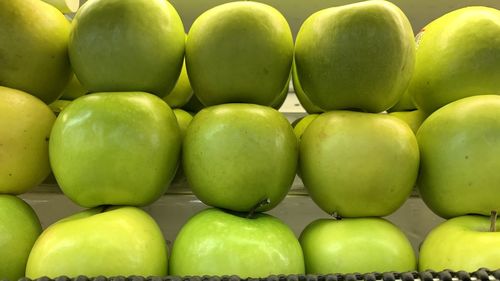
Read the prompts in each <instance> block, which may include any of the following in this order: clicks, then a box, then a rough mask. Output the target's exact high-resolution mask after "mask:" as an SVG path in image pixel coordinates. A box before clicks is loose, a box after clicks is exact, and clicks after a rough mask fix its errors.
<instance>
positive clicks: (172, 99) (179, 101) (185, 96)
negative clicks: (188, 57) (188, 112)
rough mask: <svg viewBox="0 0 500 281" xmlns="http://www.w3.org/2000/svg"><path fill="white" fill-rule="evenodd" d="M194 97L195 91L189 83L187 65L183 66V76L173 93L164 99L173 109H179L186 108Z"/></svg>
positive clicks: (181, 75)
mask: <svg viewBox="0 0 500 281" xmlns="http://www.w3.org/2000/svg"><path fill="white" fill-rule="evenodd" d="M192 95H193V89H192V88H191V84H190V83H189V77H188V75H187V70H186V63H185V62H184V63H183V64H182V70H181V74H180V76H179V79H178V80H177V82H176V83H175V87H174V88H173V89H172V91H171V92H170V93H169V94H168V95H166V96H165V97H163V99H164V100H165V101H166V102H167V103H168V105H169V106H170V107H172V108H179V107H182V106H184V105H185V104H186V103H188V101H189V100H190V99H191V96H192Z"/></svg>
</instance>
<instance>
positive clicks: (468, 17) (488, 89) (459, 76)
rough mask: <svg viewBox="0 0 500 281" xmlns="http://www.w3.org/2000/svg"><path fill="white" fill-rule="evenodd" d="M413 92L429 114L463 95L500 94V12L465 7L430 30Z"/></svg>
mask: <svg viewBox="0 0 500 281" xmlns="http://www.w3.org/2000/svg"><path fill="white" fill-rule="evenodd" d="M408 90H409V92H410V95H412V97H413V100H414V102H415V104H416V106H417V108H419V109H421V110H423V111H425V112H427V113H428V114H430V113H432V112H434V111H435V110H437V109H438V108H440V107H442V106H444V105H445V104H448V103H450V102H452V101H455V100H458V99H461V98H464V97H468V96H473V95H487V94H500V11H499V10H498V9H494V8H489V7H481V6H473V7H466V8H462V9H458V10H455V11H452V12H450V13H448V14H445V15H444V16H441V17H440V18H438V19H436V20H434V21H433V22H431V23H430V24H428V25H427V26H425V27H424V28H423V29H422V31H421V32H420V33H419V34H418V35H417V53H416V64H415V73H414V75H413V78H412V81H411V83H410V87H409V89H408Z"/></svg>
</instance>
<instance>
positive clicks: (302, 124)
mask: <svg viewBox="0 0 500 281" xmlns="http://www.w3.org/2000/svg"><path fill="white" fill-rule="evenodd" d="M318 116H319V114H308V115H306V116H304V117H303V118H301V119H300V120H299V121H298V122H297V124H295V126H294V127H293V132H294V133H295V136H297V139H298V140H300V138H301V137H302V134H303V133H304V131H305V130H306V129H307V127H308V126H309V124H311V122H312V121H313V120H314V119H316V118H317V117H318Z"/></svg>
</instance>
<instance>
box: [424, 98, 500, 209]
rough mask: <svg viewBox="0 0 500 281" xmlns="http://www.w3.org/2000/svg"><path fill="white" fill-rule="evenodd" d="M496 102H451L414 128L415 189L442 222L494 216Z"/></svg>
mask: <svg viewBox="0 0 500 281" xmlns="http://www.w3.org/2000/svg"><path fill="white" fill-rule="evenodd" d="M499 112H500V96H497V95H483V96H472V97H467V98H463V99H460V100H457V101H454V102H451V103H449V104H447V105H445V106H443V107H442V108H440V109H438V110H437V111H435V112H434V113H432V114H431V115H430V116H429V117H427V119H426V120H425V121H424V122H423V124H422V125H421V126H420V129H419V130H418V133H417V140H418V144H419V146H420V153H421V166H420V174H419V177H418V181H417V186H418V189H419V192H420V195H421V197H422V199H423V200H424V202H425V203H426V204H427V206H428V207H429V208H430V209H431V210H432V211H433V212H434V213H436V214H437V215H439V216H441V217H443V218H451V217H456V216H462V215H467V214H480V215H489V214H490V212H491V211H492V210H496V211H500V174H499V173H498V171H499V170H500V159H499V158H498V155H499V154H500V114H499Z"/></svg>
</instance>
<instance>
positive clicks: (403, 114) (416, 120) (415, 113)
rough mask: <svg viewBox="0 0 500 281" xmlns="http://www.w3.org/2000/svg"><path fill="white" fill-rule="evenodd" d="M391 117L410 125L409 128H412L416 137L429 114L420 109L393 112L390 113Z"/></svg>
mask: <svg viewBox="0 0 500 281" xmlns="http://www.w3.org/2000/svg"><path fill="white" fill-rule="evenodd" d="M389 115H391V116H394V117H397V118H399V119H401V120H403V121H404V122H405V123H406V124H408V126H410V128H411V130H412V131H413V133H414V134H415V135H416V134H417V131H418V129H419V128H420V126H421V125H422V123H423V122H424V120H425V118H427V114H426V113H424V112H423V111H422V110H418V109H416V110H411V111H393V112H391V113H389Z"/></svg>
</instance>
